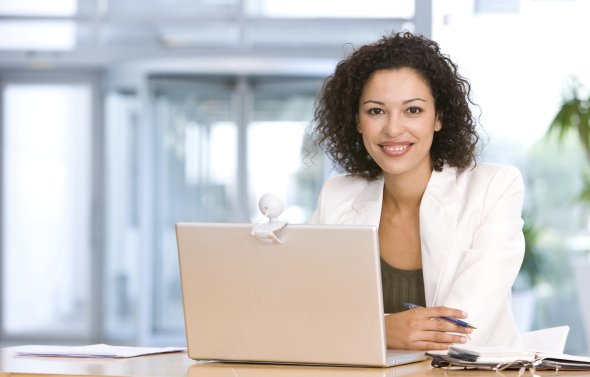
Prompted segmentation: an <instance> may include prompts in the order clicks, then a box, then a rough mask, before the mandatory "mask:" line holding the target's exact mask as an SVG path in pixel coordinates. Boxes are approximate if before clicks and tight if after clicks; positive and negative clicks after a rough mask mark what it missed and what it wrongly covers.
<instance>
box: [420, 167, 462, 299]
mask: <svg viewBox="0 0 590 377" xmlns="http://www.w3.org/2000/svg"><path fill="white" fill-rule="evenodd" d="M456 179H457V170H456V169H455V168H450V167H447V166H445V167H444V169H443V171H442V172H437V171H433V172H432V177H431V178H430V181H429V182H428V186H427V187H426V191H425V192H424V196H423V197H422V202H421V203H420V239H421V247H422V271H423V275H424V291H425V292H424V293H425V296H426V297H425V298H426V304H427V305H428V306H435V305H436V300H437V294H438V287H439V285H440V282H441V280H442V279H443V278H444V270H445V265H446V261H447V258H448V253H449V251H450V249H451V244H452V242H453V237H454V235H455V229H456V227H457V213H458V211H459V205H460V200H459V195H458V193H457V189H456Z"/></svg>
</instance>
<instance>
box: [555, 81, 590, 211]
mask: <svg viewBox="0 0 590 377" xmlns="http://www.w3.org/2000/svg"><path fill="white" fill-rule="evenodd" d="M569 90H570V92H569V94H567V95H566V96H565V98H564V101H563V103H562V104H561V107H560V108H559V111H558V112H557V114H556V115H555V118H553V120H552V122H551V125H550V126H549V130H548V131H547V134H548V136H550V135H553V134H557V137H558V140H559V141H563V140H564V138H565V137H566V135H567V134H568V133H570V132H573V133H575V134H576V135H577V139H578V141H579V142H580V145H581V146H582V148H583V151H584V155H585V157H586V171H584V172H582V175H583V188H582V190H581V192H580V194H579V196H578V199H579V200H580V201H582V202H586V203H588V202H590V172H589V171H590V96H589V97H587V98H583V97H584V96H583V95H581V92H582V91H583V88H582V85H581V84H580V83H579V82H578V81H577V80H574V81H573V82H572V84H571V86H570V89H569Z"/></svg>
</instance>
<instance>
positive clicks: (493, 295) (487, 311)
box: [443, 167, 525, 344]
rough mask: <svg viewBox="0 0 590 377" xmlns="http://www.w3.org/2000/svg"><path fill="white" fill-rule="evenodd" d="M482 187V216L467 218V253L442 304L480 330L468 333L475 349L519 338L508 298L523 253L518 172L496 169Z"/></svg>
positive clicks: (521, 186) (480, 213)
mask: <svg viewBox="0 0 590 377" xmlns="http://www.w3.org/2000/svg"><path fill="white" fill-rule="evenodd" d="M484 188H485V194H484V195H483V197H482V198H483V201H482V206H481V211H479V213H478V214H477V217H475V218H471V221H474V222H475V223H476V224H477V226H476V227H475V231H474V233H473V239H472V242H471V248H469V249H468V250H466V251H465V252H464V253H463V254H462V258H461V260H460V262H459V263H458V266H457V269H456V272H455V278H454V279H453V283H452V286H451V288H450V290H449V292H450V294H449V296H448V297H447V299H446V300H444V303H443V304H444V305H446V306H450V307H456V308H460V309H462V310H464V311H466V312H467V313H468V315H469V318H468V321H469V322H472V323H473V324H475V325H476V326H477V327H478V329H477V330H475V331H474V332H473V333H472V334H471V342H472V343H473V344H489V343H490V338H494V339H495V340H496V341H497V340H498V339H501V338H502V335H501V334H498V333H501V332H505V333H506V338H505V341H506V342H509V341H510V340H509V334H511V336H514V335H516V336H517V334H514V333H515V332H517V330H516V327H515V325H514V321H513V320H512V313H511V309H510V298H511V288H512V285H513V283H514V281H515V279H516V277H517V275H518V272H519V270H520V266H521V264H522V260H523V258H524V249H525V241H524V235H523V232H522V226H523V220H522V213H521V212H522V205H523V199H524V185H523V182H522V177H521V174H520V172H519V171H518V169H516V168H514V167H506V168H504V169H501V170H499V171H498V172H497V173H496V174H494V175H493V176H492V178H491V179H490V180H489V184H488V185H487V186H484ZM480 189H481V187H480ZM466 199H467V200H469V198H466ZM494 332H498V333H496V334H494ZM501 341H504V340H502V339H501Z"/></svg>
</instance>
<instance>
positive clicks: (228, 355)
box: [176, 223, 426, 367]
mask: <svg viewBox="0 0 590 377" xmlns="http://www.w3.org/2000/svg"><path fill="white" fill-rule="evenodd" d="M252 227H253V225H252V224H218V223H178V224H177V225H176V236H177V242H178V255H179V265H180V277H181V286H182V299H183V306H184V317H185V328H186V339H187V352H188V356H189V357H190V358H192V359H195V360H219V361H236V362H254V363H256V362H259V363H281V364H282V363H287V364H320V365H321V364H329V365H354V366H381V367H384V366H391V365H398V364H405V363H410V362H415V361H421V360H424V359H426V356H425V354H424V352H421V351H407V350H399V351H393V350H387V347H386V341H385V331H384V316H383V302H382V291H381V276H380V258H379V247H378V245H379V243H378V236H377V229H376V228H375V227H371V226H343V225H342V226H327V225H288V226H287V227H285V228H284V229H283V230H282V231H281V236H280V242H268V240H266V241H265V240H261V239H259V238H257V237H256V236H254V235H253V234H252Z"/></svg>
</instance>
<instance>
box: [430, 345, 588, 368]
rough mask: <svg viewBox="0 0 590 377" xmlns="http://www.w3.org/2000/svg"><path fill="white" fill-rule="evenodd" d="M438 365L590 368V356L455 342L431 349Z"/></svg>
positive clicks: (433, 360) (431, 353)
mask: <svg viewBox="0 0 590 377" xmlns="http://www.w3.org/2000/svg"><path fill="white" fill-rule="evenodd" d="M427 355H428V356H430V357H431V358H432V366H434V367H451V368H452V367H458V368H469V369H492V370H504V369H521V368H531V369H539V370H590V357H587V356H575V355H568V354H564V353H547V352H542V351H536V350H527V349H517V348H507V347H492V346H472V345H453V346H451V347H449V350H448V352H436V351H430V352H427Z"/></svg>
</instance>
